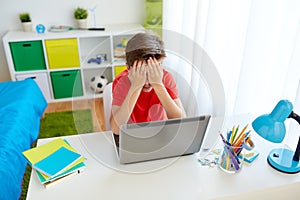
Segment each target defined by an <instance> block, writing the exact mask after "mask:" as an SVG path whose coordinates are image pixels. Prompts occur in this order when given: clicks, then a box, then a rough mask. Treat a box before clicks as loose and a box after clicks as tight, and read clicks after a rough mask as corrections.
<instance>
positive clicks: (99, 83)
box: [90, 76, 108, 93]
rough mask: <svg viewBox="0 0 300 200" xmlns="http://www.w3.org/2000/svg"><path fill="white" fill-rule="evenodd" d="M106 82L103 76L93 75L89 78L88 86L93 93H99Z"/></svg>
mask: <svg viewBox="0 0 300 200" xmlns="http://www.w3.org/2000/svg"><path fill="white" fill-rule="evenodd" d="M107 82H108V81H107V79H106V78H105V76H94V77H92V78H91V80H90V88H91V90H92V91H93V92H94V93H101V92H103V90H104V88H105V86H106V85H107Z"/></svg>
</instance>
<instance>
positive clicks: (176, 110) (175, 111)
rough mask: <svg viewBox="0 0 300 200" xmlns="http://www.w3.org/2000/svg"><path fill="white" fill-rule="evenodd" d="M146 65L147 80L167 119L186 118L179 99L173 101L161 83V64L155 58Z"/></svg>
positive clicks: (150, 59)
mask: <svg viewBox="0 0 300 200" xmlns="http://www.w3.org/2000/svg"><path fill="white" fill-rule="evenodd" d="M147 63H148V67H147V73H148V79H149V81H150V84H151V85H152V87H153V88H154V90H155V93H156V94H157V96H158V98H159V100H160V102H161V104H162V106H163V107H164V109H165V111H166V113H167V116H168V118H169V119H172V118H182V117H186V114H185V111H184V108H183V106H182V103H181V101H180V99H176V100H173V99H172V98H171V96H170V94H169V93H168V91H167V89H166V87H165V86H164V84H163V82H162V79H163V68H162V66H161V64H160V63H159V62H158V61H157V60H156V59H155V58H149V60H148V61H147Z"/></svg>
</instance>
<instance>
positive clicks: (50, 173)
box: [23, 138, 85, 187]
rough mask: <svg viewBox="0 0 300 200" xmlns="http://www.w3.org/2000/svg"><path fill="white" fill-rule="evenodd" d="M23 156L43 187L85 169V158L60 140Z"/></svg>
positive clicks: (34, 149) (55, 140)
mask: <svg viewBox="0 0 300 200" xmlns="http://www.w3.org/2000/svg"><path fill="white" fill-rule="evenodd" d="M23 155H24V156H25V158H26V159H27V161H28V162H29V164H30V165H31V166H32V168H33V169H34V170H35V171H36V174H37V176H38V179H39V181H40V182H41V183H42V184H43V185H44V186H45V187H46V186H48V185H52V183H54V182H58V181H59V180H62V179H65V178H66V177H70V176H71V175H75V174H78V173H80V172H82V171H83V170H84V168H85V164H84V161H85V158H84V157H83V156H82V155H80V154H79V153H78V152H77V151H76V150H75V149H74V148H72V147H71V146H70V144H69V143H68V142H67V141H66V140H64V139H62V138H57V139H54V140H52V141H50V142H48V143H46V144H43V145H40V146H38V147H35V148H32V149H29V150H27V151H24V152H23Z"/></svg>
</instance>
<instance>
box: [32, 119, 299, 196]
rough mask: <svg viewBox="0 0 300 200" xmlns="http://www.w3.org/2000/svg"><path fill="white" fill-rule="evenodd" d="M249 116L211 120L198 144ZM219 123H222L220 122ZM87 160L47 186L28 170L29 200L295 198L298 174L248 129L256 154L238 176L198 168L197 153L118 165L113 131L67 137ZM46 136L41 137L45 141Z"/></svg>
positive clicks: (212, 139)
mask: <svg viewBox="0 0 300 200" xmlns="http://www.w3.org/2000/svg"><path fill="white" fill-rule="evenodd" d="M252 120H253V119H252V117H251V116H249V115H241V116H236V117H235V118H228V119H226V121H225V122H224V123H223V119H218V118H215V119H212V120H211V123H210V125H209V129H208V132H207V134H206V140H205V143H204V144H203V146H202V148H206V147H210V146H211V145H212V144H214V143H215V141H216V139H217V138H218V130H220V129H221V130H222V131H226V130H227V129H230V128H231V127H232V126H233V125H237V124H240V125H241V126H243V125H245V124H249V125H250V126H249V127H248V128H252V127H251V122H252ZM222 124H223V125H222ZM65 138H66V139H67V140H68V141H69V143H70V144H71V145H72V146H73V147H74V148H75V149H77V150H78V151H79V152H80V153H81V154H83V155H84V156H85V157H86V158H87V161H86V169H85V171H84V172H83V173H81V174H79V175H76V176H73V177H71V178H68V179H66V180H64V181H63V182H61V183H58V184H56V185H54V186H51V187H49V188H47V189H45V188H44V187H43V186H42V185H41V184H40V183H39V181H38V179H37V177H36V174H35V173H32V174H31V178H30V183H29V187H28V194H27V199H29V200H40V199H43V200H47V199H49V200H53V199H73V200H75V199H88V200H90V199H151V200H153V199H155V200H159V199H164V200H165V199H180V200H182V199H188V200H193V199H201V200H202V199H249V200H250V199H251V200H252V199H299V197H298V196H300V190H299V189H298V188H299V186H300V174H292V175H291V174H283V173H280V172H277V171H275V170H274V169H272V168H271V167H270V166H269V165H268V164H267V161H266V158H267V155H268V152H269V150H270V149H272V148H274V147H275V145H273V144H272V143H269V142H267V141H265V140H263V139H261V138H259V136H257V137H256V134H255V133H254V132H253V133H252V139H253V140H254V142H255V145H256V149H257V150H259V152H260V155H259V157H258V158H257V160H255V161H254V162H253V163H252V165H251V166H244V167H243V169H242V171H241V172H240V173H238V174H226V173H224V172H223V171H221V170H220V169H219V168H218V167H214V168H208V167H203V166H201V165H200V164H199V163H198V161H197V158H198V157H199V154H194V155H190V156H183V157H180V158H171V159H163V160H158V161H149V162H144V163H138V164H129V165H120V164H119V163H118V160H117V157H116V154H115V149H114V147H113V143H112V138H111V133H110V132H104V133H90V134H83V135H77V136H68V137H65ZM48 141H50V139H42V140H39V141H38V144H39V145H40V144H43V143H45V142H48Z"/></svg>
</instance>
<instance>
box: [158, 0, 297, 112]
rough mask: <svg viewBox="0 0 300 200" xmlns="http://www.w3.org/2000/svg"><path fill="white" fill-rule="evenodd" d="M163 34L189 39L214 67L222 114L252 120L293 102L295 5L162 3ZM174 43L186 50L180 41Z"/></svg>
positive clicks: (237, 0) (278, 1)
mask: <svg viewBox="0 0 300 200" xmlns="http://www.w3.org/2000/svg"><path fill="white" fill-rule="evenodd" d="M163 29H164V30H170V31H174V32H176V33H178V34H181V35H184V36H186V37H188V38H189V39H191V40H192V41H194V42H195V43H197V44H198V45H200V46H201V47H202V48H203V49H204V50H205V52H206V53H207V55H208V56H209V57H210V58H211V60H212V61H213V62H214V64H215V66H216V68H217V70H218V72H219V75H220V77H221V80H222V82H223V86H224V92H225V97H226V114H228V115H231V114H241V113H252V114H253V115H254V116H256V115H260V114H263V113H269V112H271V110H272V109H273V108H274V106H275V105H276V103H277V102H278V101H279V100H280V99H289V100H290V101H292V102H294V100H295V96H296V91H297V87H298V83H299V78H300V1H299V0H164V1H163ZM163 39H164V40H167V39H169V38H165V37H164V35H163ZM173 42H174V43H178V44H180V48H182V49H184V50H183V51H190V49H187V48H189V47H185V43H184V42H180V41H173ZM192 55H193V56H197V55H195V54H192ZM176 70H177V72H178V73H181V72H180V70H182V71H184V70H185V68H179V69H176ZM178 70H179V71H178ZM182 73H184V72H182ZM212 92H214V91H212ZM298 113H300V110H299V111H298Z"/></svg>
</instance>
